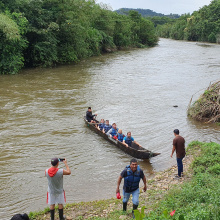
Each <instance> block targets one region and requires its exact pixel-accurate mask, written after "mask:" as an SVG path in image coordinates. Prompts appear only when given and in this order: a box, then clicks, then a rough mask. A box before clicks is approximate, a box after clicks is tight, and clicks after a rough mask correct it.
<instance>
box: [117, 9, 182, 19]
mask: <svg viewBox="0 0 220 220" xmlns="http://www.w3.org/2000/svg"><path fill="white" fill-rule="evenodd" d="M129 11H137V12H138V13H139V14H141V15H142V16H143V17H155V16H156V17H167V18H179V17H180V16H179V15H178V14H169V15H164V14H162V13H157V12H155V11H152V10H150V9H142V8H138V9H134V8H120V9H118V10H116V12H117V13H119V14H122V15H126V14H128V13H129Z"/></svg>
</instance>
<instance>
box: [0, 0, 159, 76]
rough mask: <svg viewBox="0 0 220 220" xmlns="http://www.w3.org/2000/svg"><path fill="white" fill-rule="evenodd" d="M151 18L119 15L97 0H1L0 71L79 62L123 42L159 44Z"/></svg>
mask: <svg viewBox="0 0 220 220" xmlns="http://www.w3.org/2000/svg"><path fill="white" fill-rule="evenodd" d="M157 40H158V39H157V37H156V35H155V30H154V26H153V23H152V22H151V21H149V20H146V19H144V18H143V17H141V15H140V14H138V12H135V11H130V12H129V14H128V15H119V14H118V13H116V12H112V11H110V10H108V8H105V6H103V7H101V6H99V5H97V4H95V1H94V0H2V1H1V2H0V73H1V74H10V73H11V74H13V73H17V72H18V71H19V70H20V69H21V68H22V67H23V66H25V67H36V66H45V67H46V66H52V65H55V64H57V63H70V62H74V63H75V62H78V61H79V60H81V59H83V58H86V57H90V56H94V55H99V54H100V53H102V52H106V51H112V50H116V49H120V48H124V47H144V46H153V45H155V44H156V43H157Z"/></svg>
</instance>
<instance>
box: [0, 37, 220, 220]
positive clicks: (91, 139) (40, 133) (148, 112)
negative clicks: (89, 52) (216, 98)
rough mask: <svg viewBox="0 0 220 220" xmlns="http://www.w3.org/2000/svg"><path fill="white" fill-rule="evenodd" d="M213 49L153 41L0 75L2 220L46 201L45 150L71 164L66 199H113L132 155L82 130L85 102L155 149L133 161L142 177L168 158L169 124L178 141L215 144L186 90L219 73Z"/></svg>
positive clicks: (213, 130) (211, 128)
mask: <svg viewBox="0 0 220 220" xmlns="http://www.w3.org/2000/svg"><path fill="white" fill-rule="evenodd" d="M219 48H220V46H219V45H214V44H213V45H212V46H211V47H201V46H198V45H197V44H196V43H192V42H183V41H173V40H167V39H162V40H161V41H160V42H159V45H158V46H157V47H154V48H149V49H136V50H133V51H124V52H118V53H114V54H108V55H104V56H101V57H94V58H91V59H89V60H87V61H82V62H81V63H79V64H77V65H68V66H59V67H57V68H51V69H27V70H24V71H23V72H22V73H20V74H19V75H14V76H0V85H1V93H0V94H1V109H0V113H1V114H0V115H1V117H0V123H1V128H0V135H1V143H0V152H1V158H0V167H1V173H0V191H1V195H2V196H1V200H0V216H1V217H2V219H9V218H10V217H11V216H12V215H13V214H14V213H18V212H20V213H21V212H30V211H37V210H41V209H43V208H45V207H46V206H47V205H46V191H47V180H46V178H45V177H44V170H45V169H46V168H48V167H49V166H50V159H51V158H52V157H54V156H58V157H66V158H67V161H68V164H69V166H70V168H71V170H72V174H71V176H65V177H64V186H65V190H66V195H67V202H68V203H71V202H79V201H90V200H96V199H102V198H110V197H114V196H115V188H116V181H117V178H118V176H119V174H120V172H121V171H122V170H123V169H124V167H125V166H126V165H127V164H128V163H129V161H130V159H131V157H130V156H129V155H127V154H125V153H124V152H122V151H121V150H120V149H118V148H117V147H116V146H114V145H111V144H110V143H108V142H106V140H104V139H102V138H101V137H100V136H98V135H97V134H96V133H94V132H93V131H91V130H90V129H88V127H87V126H86V125H85V124H84V121H83V116H84V114H85V111H86V109H87V107H88V106H92V107H93V111H94V113H98V119H100V118H105V119H109V120H110V122H111V123H113V122H116V123H117V125H118V127H119V128H121V129H122V130H123V132H124V133H126V132H127V131H131V132H132V136H133V137H134V138H135V139H136V140H137V141H138V142H139V143H140V144H141V145H142V146H143V147H145V148H147V149H149V150H151V151H154V152H159V153H161V155H159V156H157V157H154V158H152V159H151V160H139V164H140V166H141V168H143V170H144V172H145V174H146V176H147V177H148V176H150V175H152V174H153V173H154V172H155V171H161V170H164V169H166V168H168V167H170V166H171V165H173V164H175V163H176V162H175V158H170V153H171V149H172V139H173V130H174V129H175V128H179V129H180V134H181V135H182V136H184V137H185V139H186V142H187V143H189V142H190V141H192V140H200V141H215V142H219V139H220V138H219V137H220V135H219V133H220V127H219V126H215V125H207V124H202V123H199V122H195V121H192V120H190V119H188V118H187V114H186V109H187V106H188V104H189V100H190V98H191V96H192V94H194V93H196V92H197V91H198V90H200V89H201V88H206V87H207V86H208V85H209V83H210V81H214V80H217V79H219V68H220V67H219V63H220V58H219V55H218V53H219V52H218V51H219ZM174 105H178V108H174V107H173V106H174ZM61 167H64V165H62V164H61ZM103 186H104V187H103Z"/></svg>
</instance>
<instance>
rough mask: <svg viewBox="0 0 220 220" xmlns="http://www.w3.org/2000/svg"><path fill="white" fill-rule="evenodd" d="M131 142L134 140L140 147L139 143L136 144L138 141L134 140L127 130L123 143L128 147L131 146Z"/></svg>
mask: <svg viewBox="0 0 220 220" xmlns="http://www.w3.org/2000/svg"><path fill="white" fill-rule="evenodd" d="M132 142H134V143H135V144H137V145H138V146H139V147H141V145H140V144H138V142H137V141H135V140H134V138H133V137H131V132H130V131H129V132H128V133H127V136H126V137H124V139H123V143H124V144H125V145H126V147H128V146H130V147H131V144H132Z"/></svg>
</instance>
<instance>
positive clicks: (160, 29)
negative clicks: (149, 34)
mask: <svg viewBox="0 0 220 220" xmlns="http://www.w3.org/2000/svg"><path fill="white" fill-rule="evenodd" d="M156 31H157V34H158V36H160V37H165V38H172V39H175V40H188V41H205V42H210V43H220V0H213V1H212V2H211V3H210V4H209V5H208V6H204V7H202V8H200V9H199V10H198V11H194V12H193V13H192V14H185V15H182V16H181V17H180V18H178V19H175V20H172V21H168V22H166V23H165V24H161V25H160V24H158V25H157V28H156Z"/></svg>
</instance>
